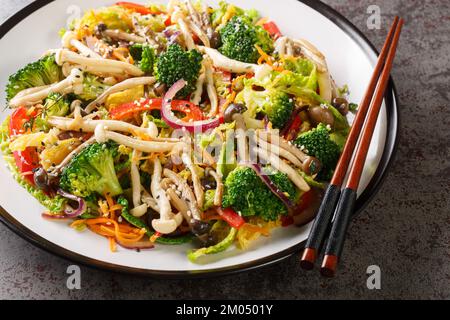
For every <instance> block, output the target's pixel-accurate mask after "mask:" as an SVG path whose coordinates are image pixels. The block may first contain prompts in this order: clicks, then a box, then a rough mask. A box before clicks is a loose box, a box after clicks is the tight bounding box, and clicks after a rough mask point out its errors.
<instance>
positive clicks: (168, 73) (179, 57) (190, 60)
mask: <svg viewBox="0 0 450 320" xmlns="http://www.w3.org/2000/svg"><path fill="white" fill-rule="evenodd" d="M202 60H203V58H202V55H201V53H200V52H198V51H197V50H191V51H184V50H183V48H181V47H180V45H178V44H172V45H170V46H169V47H168V49H167V51H166V52H164V53H163V54H161V56H160V57H159V58H158V60H157V62H156V65H155V70H154V74H155V76H156V78H157V80H158V81H159V82H161V83H164V84H165V85H167V86H168V87H171V86H172V85H173V84H174V83H175V82H177V81H178V80H180V79H184V80H185V81H187V85H186V86H185V87H184V88H183V89H182V90H181V91H180V92H179V93H178V95H177V97H179V98H185V97H186V96H187V95H189V94H190V93H192V92H193V91H194V90H195V84H196V82H197V79H198V76H199V73H200V69H201V63H202Z"/></svg>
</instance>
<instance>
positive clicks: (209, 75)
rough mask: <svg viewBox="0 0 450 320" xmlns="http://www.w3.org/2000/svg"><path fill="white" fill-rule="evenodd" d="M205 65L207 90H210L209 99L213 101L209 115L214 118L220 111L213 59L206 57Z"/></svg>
mask: <svg viewBox="0 0 450 320" xmlns="http://www.w3.org/2000/svg"><path fill="white" fill-rule="evenodd" d="M203 65H204V66H205V80H206V91H207V92H208V97H209V101H210V103H211V110H210V111H209V114H208V117H209V118H212V117H214V116H215V115H216V114H217V112H218V109H219V99H218V98H217V91H216V87H215V85H214V78H213V69H212V65H211V61H210V60H209V59H205V60H204V62H203Z"/></svg>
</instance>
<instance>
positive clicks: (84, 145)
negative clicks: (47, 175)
mask: <svg viewBox="0 0 450 320" xmlns="http://www.w3.org/2000/svg"><path fill="white" fill-rule="evenodd" d="M94 142H95V138H94V137H91V138H90V139H89V140H86V141H85V142H83V143H82V144H80V145H79V146H78V147H77V148H76V149H74V150H73V151H72V152H71V153H69V154H68V155H67V156H66V157H65V158H64V160H63V161H61V163H60V164H58V165H57V166H56V167H54V168H51V169H50V170H51V172H59V171H61V169H62V168H64V167H65V166H66V165H67V164H69V162H70V161H71V160H72V159H73V157H75V156H76V155H77V154H78V153H79V152H80V151H81V150H83V149H84V148H86V147H87V146H89V145H91V144H93V143H94Z"/></svg>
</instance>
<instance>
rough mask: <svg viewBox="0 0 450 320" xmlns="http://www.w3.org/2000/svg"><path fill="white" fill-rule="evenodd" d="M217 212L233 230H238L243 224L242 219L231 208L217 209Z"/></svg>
mask: <svg viewBox="0 0 450 320" xmlns="http://www.w3.org/2000/svg"><path fill="white" fill-rule="evenodd" d="M217 212H218V213H219V215H220V216H221V217H222V219H223V220H224V221H226V222H227V223H228V224H229V225H230V226H231V227H233V228H236V229H239V228H240V227H242V226H243V225H244V224H245V220H244V218H242V217H241V216H240V215H239V214H238V213H237V212H236V211H234V210H233V209H231V208H217Z"/></svg>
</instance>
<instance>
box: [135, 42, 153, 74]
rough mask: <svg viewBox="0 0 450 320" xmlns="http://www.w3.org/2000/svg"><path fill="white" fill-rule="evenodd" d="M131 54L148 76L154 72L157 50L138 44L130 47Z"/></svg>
mask: <svg viewBox="0 0 450 320" xmlns="http://www.w3.org/2000/svg"><path fill="white" fill-rule="evenodd" d="M130 54H131V56H132V57H133V59H134V61H135V63H136V64H137V66H138V67H139V68H140V69H141V70H142V71H144V72H145V73H147V74H151V73H152V72H153V68H154V65H155V61H156V53H155V49H154V48H153V47H151V46H149V45H147V44H141V43H137V44H134V45H132V46H131V47H130Z"/></svg>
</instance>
